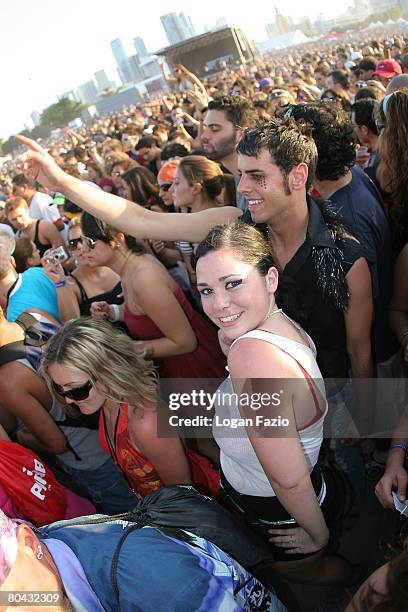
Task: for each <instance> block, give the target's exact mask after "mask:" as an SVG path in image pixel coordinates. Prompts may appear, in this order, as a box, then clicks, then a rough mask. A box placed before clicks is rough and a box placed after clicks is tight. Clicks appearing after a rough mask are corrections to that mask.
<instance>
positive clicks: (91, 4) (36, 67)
mask: <svg viewBox="0 0 408 612" xmlns="http://www.w3.org/2000/svg"><path fill="white" fill-rule="evenodd" d="M186 4H187V3H186V2H185V0H173V3H172V11H174V13H183V12H184V13H186V14H187V15H188V16H189V18H191V20H192V22H193V24H194V26H195V28H196V31H197V34H200V33H202V32H203V31H204V24H208V23H211V24H212V23H216V21H217V19H219V18H225V19H226V20H227V21H228V24H229V25H233V26H234V25H235V26H238V27H243V29H244V31H245V33H246V34H247V35H248V36H249V37H250V38H252V39H256V40H264V39H265V29H264V28H265V24H266V23H270V22H271V21H273V18H274V8H273V6H271V7H270V9H269V8H268V9H267V10H264V9H263V11H262V17H260V15H259V14H257V15H256V16H254V15H253V14H251V12H250V11H249V10H248V9H243V8H242V7H241V8H240V7H238V6H237V5H236V2H235V0H224V3H223V6H222V9H221V12H222V15H220V7H219V5H218V3H217V4H216V3H215V2H214V1H213V0H210V1H209V2H207V3H206V6H205V7H197V6H193V5H191V6H186ZM275 4H276V6H277V8H278V10H279V11H282V12H283V13H284V14H285V15H287V16H289V17H290V16H292V18H294V19H299V17H300V15H303V13H304V5H303V4H302V5H301V4H300V2H293V3H292V4H291V5H290V9H289V7H288V6H285V3H284V2H283V0H279V1H277V2H276V3H275ZM347 5H348V3H347V2H344V3H343V4H342V5H340V6H339V5H337V6H336V7H333V6H331V7H328V6H327V3H325V2H324V0H310V2H309V5H308V10H309V15H310V16H311V17H316V16H317V15H318V14H319V13H321V12H324V13H325V15H326V16H328V17H330V16H334V15H335V14H337V13H340V12H342V11H344V10H345V9H346V8H347ZM40 7H41V8H40V9H39V8H38V6H37V5H36V6H34V5H33V4H32V3H31V2H29V1H28V0H15V1H14V2H13V3H7V5H4V6H3V5H2V6H0V15H1V17H2V22H3V24H7V27H6V28H4V31H3V39H2V40H3V46H4V48H6V49H7V51H8V57H9V58H10V59H9V61H8V62H4V66H3V67H2V68H3V70H2V74H3V82H4V83H5V84H6V85H7V89H6V91H7V93H6V94H3V101H2V102H3V104H2V107H3V113H2V114H1V115H0V136H1V137H2V138H3V139H6V138H7V137H8V136H10V135H11V134H15V133H17V132H18V131H20V130H21V129H23V127H24V123H28V122H29V121H30V115H31V113H32V112H33V111H34V110H36V111H40V112H41V111H42V110H43V109H44V108H46V107H47V106H49V105H51V104H53V103H54V102H56V101H57V99H58V97H60V95H59V94H61V92H70V91H72V90H74V89H77V88H78V87H79V86H80V85H81V84H86V83H88V82H89V81H90V80H93V75H94V73H95V72H98V71H101V70H104V71H105V73H106V75H107V77H108V79H109V80H112V77H113V76H114V80H115V81H117V80H118V78H117V76H116V66H115V61H114V58H113V55H112V53H111V50H110V42H111V41H113V40H115V39H117V38H119V39H120V40H121V41H122V42H123V46H124V49H125V53H126V55H127V57H131V56H132V55H134V54H135V47H134V44H133V40H134V39H135V38H138V37H141V38H143V40H144V43H145V45H146V47H147V49H148V50H149V51H150V52H154V51H157V50H158V49H160V48H163V47H165V46H167V45H168V42H167V40H166V36H165V32H164V29H163V27H162V24H161V22H160V16H161V15H164V14H165V13H167V12H168V8H169V7H168V3H167V2H166V1H165V0H157V1H156V3H155V6H154V7H149V6H148V7H144V9H143V19H141V18H140V14H139V9H138V7H137V3H135V2H134V0H122V3H121V10H120V11H115V10H112V6H111V3H109V4H108V2H107V1H106V0H100V1H99V2H96V0H88V1H87V2H86V3H83V2H81V3H79V2H78V0H72V1H71V3H70V5H69V7H68V6H64V5H61V4H60V3H55V2H51V0H42V2H41V5H40ZM300 7H302V8H300ZM289 10H290V11H291V12H290V13H288V12H287V11H289ZM329 11H331V12H329ZM22 15H24V20H22V19H21V16H22ZM34 24H39V25H40V26H41V28H40V30H41V31H40V33H39V29H38V27H37V26H35V25H34Z"/></svg>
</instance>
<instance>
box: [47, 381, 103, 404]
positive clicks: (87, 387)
mask: <svg viewBox="0 0 408 612" xmlns="http://www.w3.org/2000/svg"><path fill="white" fill-rule="evenodd" d="M51 386H52V389H53V391H54V392H55V393H57V394H58V395H60V396H61V397H65V398H67V399H71V400H74V402H81V401H82V400H86V399H87V398H88V397H89V394H90V392H91V389H92V387H93V383H92V382H91V381H90V380H88V382H86V383H85V384H83V385H81V386H80V387H75V388H74V389H68V391H64V389H63V388H62V387H61V385H57V383H56V382H54V381H51Z"/></svg>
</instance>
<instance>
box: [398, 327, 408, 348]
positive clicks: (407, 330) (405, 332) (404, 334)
mask: <svg viewBox="0 0 408 612" xmlns="http://www.w3.org/2000/svg"><path fill="white" fill-rule="evenodd" d="M407 336H408V329H406V330H405V331H404V332H403V333H402V334H401V335H400V339H399V341H400V344H402V341H403V340H404V338H406V337H407Z"/></svg>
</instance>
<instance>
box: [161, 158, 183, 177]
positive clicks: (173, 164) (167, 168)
mask: <svg viewBox="0 0 408 612" xmlns="http://www.w3.org/2000/svg"><path fill="white" fill-rule="evenodd" d="M179 163H180V160H178V159H171V160H169V161H166V163H165V164H163V165H162V167H161V168H160V171H159V174H158V175H157V180H158V181H159V182H161V183H173V182H174V179H175V178H176V170H177V166H178V165H179Z"/></svg>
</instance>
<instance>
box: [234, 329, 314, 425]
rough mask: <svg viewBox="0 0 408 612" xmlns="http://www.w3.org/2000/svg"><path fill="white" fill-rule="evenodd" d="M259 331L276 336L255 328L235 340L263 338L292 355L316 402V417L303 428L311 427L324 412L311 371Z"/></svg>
mask: <svg viewBox="0 0 408 612" xmlns="http://www.w3.org/2000/svg"><path fill="white" fill-rule="evenodd" d="M257 332H262V333H263V334H270V336H274V335H275V334H273V333H272V332H268V331H267V330H266V329H254V330H253V331H250V332H248V333H246V334H244V335H243V336H240V337H239V338H237V339H236V340H235V342H238V340H241V339H242V338H254V339H255V340H262V341H263V342H268V344H272V345H273V346H275V347H276V348H278V349H280V350H281V351H283V352H284V353H285V354H286V355H289V357H292V359H293V360H294V361H295V363H296V365H297V366H298V367H299V369H300V370H301V372H302V374H303V377H304V379H305V380H306V382H307V386H308V387H309V391H310V393H311V395H312V397H313V402H314V405H315V408H316V417H315V418H314V419H313V420H312V421H311V422H310V423H308V424H307V425H306V426H305V427H304V428H303V429H305V428H306V427H309V426H310V425H311V424H312V423H313V422H314V421H315V420H317V419H318V418H320V417H321V416H322V414H323V413H322V411H321V410H320V403H319V400H318V398H317V394H316V390H315V388H314V384H313V381H312V379H311V376H310V374H309V372H308V371H307V370H306V368H304V367H303V365H302V364H301V363H300V361H298V360H297V359H296V357H295V356H294V355H292V353H290V352H289V351H287V350H286V349H284V348H283V347H282V346H280V345H279V344H276V343H275V342H269V341H268V340H264V339H263V338H262V337H261V336H260V335H258V333H257ZM305 348H308V347H306V346H305Z"/></svg>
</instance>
